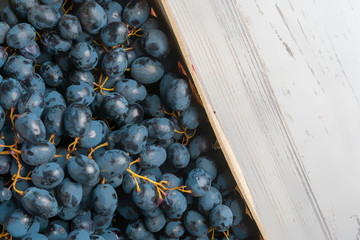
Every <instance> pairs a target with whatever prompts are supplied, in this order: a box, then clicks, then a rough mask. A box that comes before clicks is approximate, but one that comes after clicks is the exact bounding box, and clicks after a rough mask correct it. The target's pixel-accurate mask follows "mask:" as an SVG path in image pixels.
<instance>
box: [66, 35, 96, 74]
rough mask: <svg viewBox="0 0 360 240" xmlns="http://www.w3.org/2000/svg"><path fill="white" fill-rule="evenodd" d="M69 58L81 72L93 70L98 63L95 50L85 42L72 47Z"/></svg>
mask: <svg viewBox="0 0 360 240" xmlns="http://www.w3.org/2000/svg"><path fill="white" fill-rule="evenodd" d="M70 58H71V61H72V63H73V64H74V65H75V67H76V68H78V69H80V70H83V71H87V70H91V69H93V68H94V67H95V66H96V64H97V63H98V55H97V53H96V51H95V49H94V48H93V47H92V46H91V45H90V44H88V43H85V42H79V43H77V44H75V45H74V46H73V47H72V49H71V51H70Z"/></svg>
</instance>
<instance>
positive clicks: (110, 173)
mask: <svg viewBox="0 0 360 240" xmlns="http://www.w3.org/2000/svg"><path fill="white" fill-rule="evenodd" d="M96 162H97V164H98V165H99V168H100V175H101V176H102V177H104V178H106V179H108V178H112V177H116V176H119V175H120V174H122V173H123V172H124V171H126V169H127V167H128V166H129V164H130V158H129V156H128V155H127V154H126V152H124V151H121V150H117V149H114V150H108V151H106V152H105V153H104V155H103V156H102V157H101V158H100V159H98V160H97V161H96Z"/></svg>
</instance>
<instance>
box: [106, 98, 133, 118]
mask: <svg viewBox="0 0 360 240" xmlns="http://www.w3.org/2000/svg"><path fill="white" fill-rule="evenodd" d="M102 104H103V108H104V110H105V112H106V114H107V116H108V117H109V118H111V119H114V120H115V121H124V120H125V118H126V117H127V113H128V111H129V108H128V102H127V101H126V99H125V98H124V97H122V96H121V95H118V94H114V95H109V96H106V97H105V99H104V100H103V103H102Z"/></svg>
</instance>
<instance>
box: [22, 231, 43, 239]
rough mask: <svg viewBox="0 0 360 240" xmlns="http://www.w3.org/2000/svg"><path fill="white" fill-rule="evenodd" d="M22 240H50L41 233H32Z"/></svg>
mask: <svg viewBox="0 0 360 240" xmlns="http://www.w3.org/2000/svg"><path fill="white" fill-rule="evenodd" d="M21 240H48V238H47V237H46V236H44V235H43V234H39V233H32V234H28V235H26V236H25V237H23V238H22V239H21Z"/></svg>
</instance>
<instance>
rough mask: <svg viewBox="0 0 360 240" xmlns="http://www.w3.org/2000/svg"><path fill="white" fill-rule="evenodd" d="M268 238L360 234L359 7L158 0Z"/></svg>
mask: <svg viewBox="0 0 360 240" xmlns="http://www.w3.org/2000/svg"><path fill="white" fill-rule="evenodd" d="M156 3H157V4H158V6H159V9H161V11H162V12H163V13H164V15H165V18H166V20H167V22H168V24H169V26H170V27H171V29H172V31H173V32H174V35H175V37H176V40H177V42H178V43H179V48H180V50H181V53H182V56H183V59H184V62H185V63H186V66H187V70H188V71H189V74H190V76H191V77H192V79H193V81H194V83H195V86H196V88H197V90H198V92H199V95H200V97H201V99H202V100H203V103H204V107H205V110H206V112H207V114H208V117H209V120H210V121H211V124H212V126H213V129H214V131H215V133H216V135H217V138H218V140H219V143H220V146H221V148H222V150H223V152H224V154H225V156H226V159H227V162H228V164H229V166H230V168H231V170H232V172H233V175H234V177H235V179H236V181H237V183H238V186H239V188H240V189H241V192H242V193H243V196H244V198H245V200H246V202H247V204H248V206H249V208H250V211H251V212H252V214H253V216H254V218H255V220H256V222H257V224H258V226H259V229H260V231H261V232H262V235H263V236H264V238H265V239H271V240H282V239H294V240H303V239H310V240H312V239H316V240H319V239H341V240H342V239H346V240H347V239H360V230H359V229H360V204H359V202H360V190H359V189H360V147H359V146H360V134H359V133H360V107H359V106H360V104H359V102H360V101H359V99H360V81H359V79H360V68H359V65H360V47H359V42H360V28H359V27H358V26H359V24H360V4H359V1H355V0H349V1H346V2H339V1H332V0H330V1H328V0H318V1H297V0H250V1H242V0H156Z"/></svg>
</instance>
